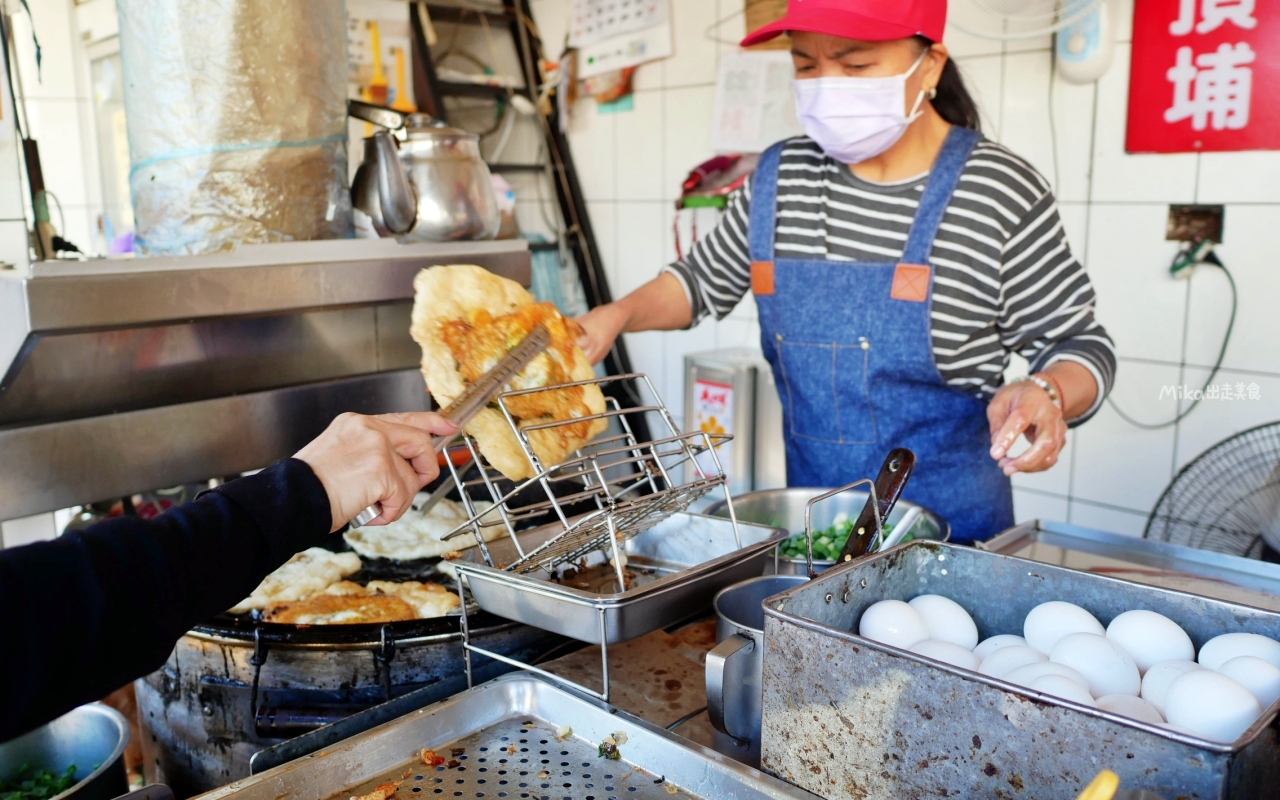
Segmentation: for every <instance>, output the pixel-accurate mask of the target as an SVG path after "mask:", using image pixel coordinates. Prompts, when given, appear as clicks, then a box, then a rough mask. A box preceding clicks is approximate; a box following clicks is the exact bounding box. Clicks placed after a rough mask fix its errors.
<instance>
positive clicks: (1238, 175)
mask: <svg viewBox="0 0 1280 800" xmlns="http://www.w3.org/2000/svg"><path fill="white" fill-rule="evenodd" d="M1122 5H1123V7H1122V8H1121V9H1120V12H1119V14H1120V19H1121V25H1120V26H1119V29H1120V36H1121V39H1122V41H1121V43H1120V45H1119V47H1118V48H1117V52H1116V57H1115V63H1114V64H1113V66H1112V68H1111V70H1110V71H1109V72H1108V73H1107V74H1106V75H1105V76H1104V77H1103V78H1102V79H1101V80H1100V81H1098V82H1097V83H1096V84H1088V85H1083V86H1078V85H1073V84H1069V83H1066V82H1064V81H1062V80H1060V79H1056V78H1055V79H1052V80H1051V78H1052V75H1051V72H1050V53H1049V46H1050V43H1049V40H1048V39H1041V40H1034V41H1031V42H1024V43H1017V44H1009V45H1001V44H1000V43H998V42H997V43H993V42H989V41H984V40H980V39H975V38H972V37H967V36H965V35H963V34H961V33H959V32H958V31H955V30H954V29H951V30H950V31H949V32H948V34H947V43H948V45H949V47H950V48H951V51H952V54H953V55H954V56H955V58H956V60H957V62H958V63H959V64H960V67H961V69H962V71H963V73H964V74H965V76H966V79H967V80H968V82H969V85H970V87H971V89H972V90H973V92H974V94H975V95H976V96H977V98H978V100H979V103H980V104H981V106H982V112H983V122H984V127H985V131H986V133H987V135H988V136H991V137H992V138H994V139H996V140H998V141H1001V142H1003V143H1005V144H1006V145H1008V146H1009V147H1011V148H1012V149H1013V150H1014V151H1015V152H1018V153H1020V154H1021V155H1023V156H1024V157H1026V158H1027V159H1028V160H1030V161H1031V162H1032V163H1033V164H1034V165H1035V166H1036V167H1037V168H1038V169H1039V170H1040V171H1041V172H1042V173H1043V174H1044V175H1045V176H1046V177H1047V178H1048V179H1049V180H1050V181H1051V182H1052V183H1053V184H1054V185H1055V187H1056V189H1057V193H1058V197H1059V199H1060V201H1061V205H1062V216H1063V221H1064V224H1065V226H1066V228H1067V231H1068V234H1069V236H1070V238H1071V244H1072V246H1073V248H1074V249H1075V250H1076V252H1077V254H1078V256H1079V257H1080V258H1081V260H1082V261H1083V263H1084V264H1085V266H1086V267H1087V269H1088V270H1089V274H1090V276H1091V277H1092V279H1093V281H1094V283H1095V286H1096V288H1097V291H1098V296H1099V301H1098V314H1099V316H1100V318H1101V319H1102V321H1103V323H1104V324H1105V325H1106V326H1107V328H1108V329H1109V330H1110V331H1111V333H1112V335H1113V336H1114V338H1115V340H1116V344H1117V347H1118V349H1119V352H1120V369H1119V376H1118V380H1117V385H1116V390H1115V393H1114V395H1113V396H1114V398H1115V401H1116V402H1117V403H1118V404H1119V405H1120V407H1121V408H1122V409H1123V410H1124V411H1125V412H1126V413H1127V414H1129V415H1130V416H1132V417H1134V418H1136V419H1139V420H1141V421H1145V422H1160V421H1163V420H1167V419H1171V418H1172V417H1173V416H1174V414H1175V413H1176V411H1177V403H1176V401H1174V400H1171V399H1169V398H1168V397H1166V398H1165V399H1161V398H1160V388H1161V387H1162V386H1163V385H1165V384H1187V385H1189V386H1192V387H1193V388H1198V387H1199V386H1200V385H1201V384H1202V383H1203V381H1204V380H1205V377H1206V375H1207V369H1206V368H1207V367H1209V366H1211V365H1212V364H1213V360H1214V358H1215V357H1216V354H1217V348H1218V346H1219V344H1220V343H1221V336H1222V332H1223V330H1224V327H1225V325H1226V321H1227V313H1228V311H1229V308H1230V302H1229V295H1228V293H1227V291H1226V284H1225V281H1224V280H1223V279H1222V276H1221V275H1220V274H1217V273H1216V272H1215V271H1211V270H1207V269H1202V270H1200V271H1199V272H1198V273H1197V274H1196V275H1195V276H1194V278H1193V279H1192V280H1190V281H1178V280H1173V279H1171V278H1170V277H1169V276H1168V272H1167V268H1168V265H1169V262H1170V260H1171V259H1172V257H1173V254H1174V252H1175V250H1176V247H1175V245H1174V244H1172V243H1169V242H1166V241H1164V227H1165V218H1166V214H1167V206H1168V204H1169V203H1187V202H1202V203H1224V204H1226V206H1227V213H1226V237H1225V238H1226V242H1225V243H1224V244H1223V245H1222V247H1221V248H1220V250H1219V253H1220V255H1221V257H1222V258H1223V260H1224V261H1225V262H1226V263H1227V265H1228V266H1229V267H1230V268H1231V270H1232V273H1233V274H1234V275H1235V279H1236V282H1237V284H1238V286H1239V290H1240V307H1239V315H1238V318H1237V320H1236V326H1235V333H1234V336H1233V339H1232V342H1231V346H1230V348H1229V349H1228V351H1227V354H1226V359H1225V368H1224V370H1223V371H1222V373H1220V377H1219V378H1218V379H1217V382H1219V383H1221V382H1222V381H1232V382H1233V383H1234V382H1239V381H1243V382H1245V383H1246V384H1247V383H1251V382H1252V383H1257V384H1258V385H1259V387H1260V388H1261V395H1262V399H1261V400H1258V401H1248V400H1233V401H1230V402H1221V401H1219V402H1216V403H1211V402H1208V401H1206V402H1205V403H1203V404H1202V405H1201V406H1200V407H1199V408H1197V409H1196V410H1195V411H1194V412H1193V413H1192V414H1191V415H1190V416H1189V417H1188V418H1187V419H1186V420H1184V421H1183V422H1182V423H1180V424H1179V425H1177V426H1176V427H1169V428H1166V429H1163V430H1159V431H1145V430H1141V429H1139V428H1136V427H1134V426H1132V425H1130V424H1128V423H1127V422H1125V421H1124V420H1123V419H1122V418H1121V417H1120V416H1119V415H1118V414H1117V413H1116V412H1115V411H1114V410H1113V409H1112V408H1110V407H1109V406H1104V407H1103V408H1102V410H1101V411H1100V412H1099V414H1098V415H1097V417H1095V418H1094V419H1093V420H1092V421H1090V422H1089V423H1088V424H1087V425H1084V426H1082V427H1081V428H1078V429H1076V430H1074V431H1072V433H1071V434H1070V436H1069V443H1068V446H1067V451H1066V453H1065V454H1064V456H1063V458H1062V459H1061V460H1060V462H1059V464H1058V466H1057V467H1055V468H1054V469H1052V470H1050V471H1048V472H1045V473H1040V474H1035V475H1020V476H1018V477H1017V478H1016V479H1015V482H1014V485H1015V502H1016V506H1017V514H1018V517H1019V519H1029V518H1034V517H1042V518H1046V519H1055V520H1065V521H1070V522H1075V523H1079V524H1082V525H1087V526H1090V527H1096V528H1103V529H1106V530H1112V531H1118V532H1121V533H1131V534H1140V533H1141V532H1142V528H1143V525H1144V523H1145V516H1146V513H1147V512H1148V511H1149V510H1150V508H1151V507H1152V505H1153V504H1154V503H1155V502H1156V500H1157V498H1158V497H1159V495H1160V492H1161V491H1162V490H1163V488H1164V487H1165V485H1166V484H1167V483H1168V482H1169V480H1170V478H1171V477H1172V476H1173V475H1174V474H1175V473H1176V471H1177V469H1178V468H1180V467H1181V466H1183V465H1185V464H1186V463H1187V462H1188V461H1190V460H1191V459H1192V458H1194V457H1195V456H1196V455H1197V454H1198V453H1200V452H1202V451H1203V450H1204V449H1206V448H1207V447H1209V446H1211V445H1212V444H1214V443H1215V442H1217V441H1220V440H1221V439H1223V438H1225V437H1227V436H1230V435H1231V434H1232V433H1234V432H1237V431H1240V430H1243V429H1245V428H1247V427H1251V426H1253V425H1256V424H1261V423H1263V422H1269V421H1273V420H1280V344H1278V343H1280V314H1278V313H1276V311H1275V308H1276V306H1277V305H1280V267H1278V266H1277V265H1276V263H1274V262H1275V259H1274V258H1273V256H1272V252H1273V250H1274V244H1273V242H1274V241H1275V233H1274V232H1275V231H1276V230H1277V229H1280V153H1230V154H1220V153H1215V154H1205V155H1194V154H1189V155H1166V156H1161V155H1140V156H1131V155H1127V154H1125V152H1124V133H1125V111H1126V105H1127V93H1128V66H1129V41H1128V39H1129V37H1130V35H1131V34H1130V30H1131V26H1130V24H1129V20H1130V17H1131V15H1132V8H1131V0H1122ZM672 6H673V13H674V19H673V25H674V35H675V49H676V54H675V56H674V57H673V58H671V59H668V60H667V61H665V62H660V63H655V64H650V65H647V66H643V67H641V68H640V70H639V72H638V74H637V84H636V85H637V87H638V89H637V92H636V97H635V110H634V111H631V112H622V113H616V114H599V113H598V112H597V111H596V109H595V103H594V101H593V100H590V99H584V100H581V101H579V103H578V106H577V107H576V108H575V115H574V120H573V127H572V129H571V133H570V138H571V142H572V146H573V155H574V158H575V160H576V162H577V165H578V169H579V172H580V173H581V174H582V177H583V184H584V187H585V191H586V193H587V195H588V198H589V200H590V208H591V214H592V222H593V223H594V224H595V227H596V233H597V236H598V238H599V240H600V247H601V251H602V253H603V257H604V260H605V262H606V266H607V269H608V274H609V278H610V282H611V286H612V288H613V291H614V293H615V295H619V296H620V295H622V294H623V293H625V292H626V291H628V290H630V289H632V288H634V287H635V286H637V285H639V284H640V283H642V282H644V281H646V280H648V279H649V278H651V277H653V276H654V275H655V274H656V273H657V271H658V270H659V269H660V268H661V266H662V265H663V264H664V263H666V262H667V261H670V260H671V259H672V258H674V255H675V252H674V247H673V244H672V232H671V224H672V218H673V213H674V212H673V205H672V203H673V201H674V200H675V198H676V195H677V191H676V190H677V187H678V186H679V182H680V180H681V179H682V178H683V177H684V175H685V173H686V172H687V171H688V170H689V169H690V168H691V167H693V166H694V165H696V164H697V163H699V162H701V161H703V160H704V159H706V158H708V157H710V155H711V149H710V129H711V113H712V112H711V105H712V98H713V95H714V83H715V74H716V57H717V56H718V54H719V53H722V52H728V51H730V50H731V48H729V47H726V46H724V45H717V44H716V43H715V42H713V41H712V40H711V39H710V38H708V36H707V35H706V31H707V29H708V28H709V27H710V26H711V25H713V24H714V23H715V22H716V21H717V20H725V23H724V24H723V25H722V26H721V27H720V28H719V29H718V31H717V35H718V36H719V37H720V38H724V39H732V38H734V37H735V36H740V35H741V32H742V25H743V23H742V19H741V17H740V16H738V17H732V15H733V13H734V12H735V11H738V10H740V9H741V0H672ZM533 8H534V14H535V16H536V17H537V21H538V24H539V26H540V27H541V30H542V33H543V40H544V41H545V42H548V43H553V42H561V41H563V39H564V20H565V17H566V14H567V8H568V2H567V0H533ZM1051 91H1052V93H1053V94H1052V101H1053V102H1052V111H1053V118H1054V123H1055V124H1054V126H1053V127H1052V128H1051V127H1050V122H1049V120H1050V92H1051ZM1055 134H1056V135H1055ZM1055 152H1056V156H1057V157H1056V159H1055V158H1054V155H1055ZM1055 160H1056V164H1055ZM710 223H711V218H710V217H709V216H708V217H706V218H703V219H700V220H699V226H700V228H702V229H703V230H705V229H706V228H705V226H707V225H709V224H710ZM686 225H687V222H686ZM684 235H685V238H686V239H687V237H688V231H687V229H686V230H685V234H684ZM758 336H759V329H758V327H757V325H756V323H755V314H754V307H753V306H752V305H751V304H750V302H749V301H748V302H747V303H744V305H743V306H742V307H739V309H737V310H735V312H734V313H733V315H731V316H730V317H729V318H728V319H726V320H724V321H721V322H718V323H715V322H708V323H704V324H703V325H701V326H699V327H698V328H696V329H694V330H692V331H681V332H672V333H647V334H629V335H627V343H628V346H629V348H630V351H631V355H632V359H633V361H634V362H635V365H636V367H637V369H640V370H643V371H646V372H648V373H650V374H651V375H652V376H653V378H654V381H655V383H656V384H657V387H658V391H659V392H661V393H662V394H663V396H664V397H665V398H667V400H668V402H669V403H670V404H672V405H673V406H675V408H676V410H677V411H679V408H680V405H681V398H682V396H683V377H682V372H681V366H682V357H683V355H684V354H685V353H687V352H691V351H693V350H698V349H704V348H712V347H728V346H736V345H740V344H754V343H757V342H758Z"/></svg>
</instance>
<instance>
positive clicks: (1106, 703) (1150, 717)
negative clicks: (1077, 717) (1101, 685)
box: [1098, 694, 1164, 725]
mask: <svg viewBox="0 0 1280 800" xmlns="http://www.w3.org/2000/svg"><path fill="white" fill-rule="evenodd" d="M1098 708H1100V709H1102V710H1103V711H1110V712H1111V713H1112V714H1119V715H1120V716H1122V717H1129V718H1130V719H1136V720H1138V721H1139V722H1150V723H1151V724H1152V725H1163V724H1164V717H1163V716H1161V715H1160V712H1159V711H1158V710H1157V709H1156V707H1155V706H1153V705H1151V704H1150V703H1148V702H1147V701H1146V700H1143V699H1142V698H1141V697H1134V696H1133V695H1131V694H1104V695H1103V696H1102V697H1099V698H1098Z"/></svg>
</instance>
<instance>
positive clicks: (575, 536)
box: [444, 373, 741, 585]
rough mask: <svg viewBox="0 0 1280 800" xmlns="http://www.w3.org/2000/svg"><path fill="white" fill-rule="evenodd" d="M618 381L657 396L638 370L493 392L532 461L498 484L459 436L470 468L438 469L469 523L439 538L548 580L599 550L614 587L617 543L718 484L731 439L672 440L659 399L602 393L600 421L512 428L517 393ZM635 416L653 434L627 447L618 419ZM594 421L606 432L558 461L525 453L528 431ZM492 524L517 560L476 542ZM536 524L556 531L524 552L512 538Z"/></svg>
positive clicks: (698, 435)
mask: <svg viewBox="0 0 1280 800" xmlns="http://www.w3.org/2000/svg"><path fill="white" fill-rule="evenodd" d="M627 380H635V381H638V382H640V383H641V384H642V385H643V386H644V387H646V388H647V389H648V394H647V396H648V397H654V398H657V396H658V395H657V393H656V392H655V391H654V389H653V384H652V383H651V382H650V380H649V378H648V376H646V375H644V374H641V373H629V374H625V375H612V376H608V377H604V378H596V379H593V380H588V381H578V382H575V383H566V384H560V385H557V386H552V387H540V388H537V389H524V390H519V391H509V392H504V393H502V394H500V395H498V397H497V399H496V403H497V406H498V408H499V409H500V410H501V411H502V414H503V415H504V416H505V418H506V420H507V422H508V424H509V425H510V426H511V429H512V431H513V432H514V433H515V436H516V440H517V441H518V442H519V443H520V446H521V448H522V449H523V451H524V454H525V455H526V456H527V457H528V458H529V461H530V462H531V463H532V464H533V467H534V472H535V475H534V477H532V478H529V479H527V480H525V481H523V482H521V483H518V484H517V483H513V482H512V481H509V480H507V479H506V478H504V477H503V476H502V475H501V474H500V473H499V472H498V471H497V470H496V469H495V468H494V467H493V466H492V465H491V464H489V463H488V462H487V461H486V460H485V458H484V455H483V454H482V453H481V452H480V447H479V445H478V443H477V442H476V440H475V439H474V438H472V437H471V436H468V435H465V434H464V435H463V441H464V442H465V445H466V447H467V449H468V450H469V451H470V456H471V459H472V463H471V465H470V466H469V467H458V466H456V465H455V464H454V463H453V461H452V460H451V459H449V460H447V463H448V465H449V470H450V473H451V475H452V477H453V479H454V482H455V484H456V485H457V486H458V488H459V492H460V494H461V496H462V500H463V503H464V505H465V506H466V510H467V513H468V515H469V518H468V519H467V521H466V522H464V523H462V524H461V525H459V526H458V527H457V528H455V529H454V530H453V531H452V532H450V533H449V534H447V535H446V536H445V537H444V538H445V539H450V538H453V537H454V536H459V535H463V534H465V533H466V532H468V531H469V532H471V533H472V534H473V535H474V536H475V537H476V541H477V543H478V547H479V550H480V553H481V556H482V557H483V558H484V561H485V563H486V564H488V565H489V566H490V567H497V568H500V569H504V570H508V571H512V572H516V573H522V574H526V573H532V572H537V571H539V570H541V571H545V572H547V573H549V574H552V575H554V574H555V571H556V570H557V568H558V567H560V566H561V565H563V564H569V563H571V562H575V561H577V560H578V559H581V558H583V557H584V556H586V555H587V554H589V553H592V552H594V551H597V550H599V551H602V552H604V553H605V554H606V555H607V556H608V557H609V561H610V562H611V564H612V565H613V568H614V570H615V571H616V573H617V577H618V581H619V585H622V584H623V583H624V574H623V573H624V569H625V560H624V558H623V557H622V556H621V553H622V552H623V550H622V545H624V544H625V543H626V540H627V539H629V538H631V537H632V536H635V535H636V534H638V533H641V532H642V531H646V530H648V529H649V528H652V527H653V526H654V525H657V524H658V523H659V522H661V521H662V520H664V519H666V518H667V517H669V516H671V515H672V514H675V513H677V512H680V511H683V510H685V509H686V508H688V507H689V505H690V504H691V503H692V502H694V501H695V500H697V499H698V498H700V497H702V496H703V495H705V494H707V493H708V492H710V491H711V490H713V489H715V488H717V487H719V486H723V485H724V484H725V473H724V468H723V466H722V465H721V463H720V458H719V456H718V455H717V454H716V451H715V448H716V446H717V445H720V444H722V443H724V442H727V441H729V440H730V439H731V438H732V437H731V436H728V435H725V434H711V433H707V432H704V431H694V432H692V433H681V432H680V430H679V429H678V428H677V427H676V424H675V420H674V419H673V418H672V417H671V414H670V412H669V411H668V410H667V408H666V406H664V405H663V404H662V402H661V401H660V400H659V401H657V402H655V403H654V404H653V405H637V406H635V407H628V408H623V407H622V406H621V405H620V404H619V403H618V401H617V400H616V399H614V398H613V397H609V396H607V397H606V398H605V402H606V408H605V411H604V412H602V413H600V414H593V415H590V416H584V417H576V418H573V419H570V420H567V421H563V422H547V423H539V424H533V425H528V424H526V425H523V426H522V425H520V424H518V423H517V422H516V418H515V416H514V415H512V413H511V411H510V408H509V405H508V404H509V402H510V401H511V400H512V399H513V398H517V397H521V396H524V395H530V394H538V393H541V392H547V391H555V390H563V389H571V388H574V387H585V386H599V387H603V386H605V385H607V384H609V383H613V382H617V381H627ZM636 414H646V415H650V417H652V416H655V415H656V417H657V418H658V423H659V424H658V425H657V426H653V425H652V419H651V420H650V422H651V427H654V430H655V431H656V432H657V434H658V435H657V437H656V438H653V439H651V440H649V441H644V442H641V441H638V440H637V438H636V436H635V434H634V432H633V431H632V427H631V424H630V423H629V422H628V417H629V416H631V415H636ZM600 419H603V420H605V421H607V422H608V424H609V427H608V428H607V429H606V431H605V432H604V433H602V434H601V435H600V436H599V437H597V438H596V439H595V440H593V441H592V442H590V443H589V444H588V445H586V446H584V447H583V448H582V449H580V450H578V451H576V452H575V453H574V454H573V456H572V457H570V458H569V459H567V460H565V461H563V462H562V463H560V464H555V465H552V466H545V465H544V464H543V463H542V460H541V459H540V458H539V457H538V455H537V453H536V452H535V451H534V447H533V444H532V441H531V434H533V433H536V432H538V431H544V430H553V429H556V428H562V427H565V426H569V425H577V424H580V423H584V422H592V421H595V420H600ZM476 473H478V474H476ZM476 494H481V495H487V497H488V499H490V500H492V502H493V505H492V506H491V507H489V508H485V509H480V508H478V507H477V505H476V503H475V500H474V495H476ZM494 525H500V526H503V527H504V528H505V529H506V533H507V534H508V535H509V536H510V539H511V541H512V543H513V544H514V545H515V548H516V552H517V553H518V554H519V558H518V559H517V560H515V561H514V562H512V563H510V564H497V563H495V560H494V558H493V556H492V555H491V553H490V551H489V548H488V546H487V545H486V543H485V536H484V535H483V529H484V528H487V527H491V526H494ZM538 526H550V527H551V528H552V529H553V530H556V531H557V532H555V533H554V534H553V535H552V536H551V537H550V538H547V539H545V541H543V543H542V544H540V545H537V546H536V547H532V548H530V549H528V550H527V551H526V549H525V547H524V546H523V544H522V542H521V540H520V537H518V536H517V533H519V532H521V531H524V530H527V529H530V528H533V527H538ZM540 538H541V537H540ZM739 538H740V537H739ZM739 546H741V541H739Z"/></svg>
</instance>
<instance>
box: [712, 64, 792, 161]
mask: <svg viewBox="0 0 1280 800" xmlns="http://www.w3.org/2000/svg"><path fill="white" fill-rule="evenodd" d="M793 70H794V67H793V66H792V64H791V54H790V53H787V52H779V51H761V52H742V53H734V54H727V53H726V54H724V55H722V56H720V75H719V78H718V79H717V81H716V107H715V117H714V119H713V123H714V127H713V129H712V133H711V146H712V147H713V148H714V149H715V151H716V152H717V153H760V152H763V151H764V150H766V149H767V148H768V147H769V145H771V144H773V143H774V142H779V141H781V140H783V139H787V138H790V137H792V136H799V135H800V134H801V133H803V131H802V130H801V128H800V123H799V121H798V120H797V119H796V104H795V99H794V97H793V96H792V94H791V79H792V75H793Z"/></svg>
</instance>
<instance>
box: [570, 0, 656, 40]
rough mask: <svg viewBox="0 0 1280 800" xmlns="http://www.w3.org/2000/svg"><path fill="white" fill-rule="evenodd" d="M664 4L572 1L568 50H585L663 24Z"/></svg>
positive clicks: (622, 0) (644, 0)
mask: <svg viewBox="0 0 1280 800" xmlns="http://www.w3.org/2000/svg"><path fill="white" fill-rule="evenodd" d="M666 12H667V3H666V0H573V2H572V4H571V5H570V7H569V46H570V47H586V46H587V45H592V44H595V43H596V42H600V41H603V40H605V39H609V38H611V37H614V36H619V35H621V34H624V33H631V32H633V31H638V30H643V29H644V28H652V27H653V26H655V25H661V24H662V23H664V22H666V21H667V13H666Z"/></svg>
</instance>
